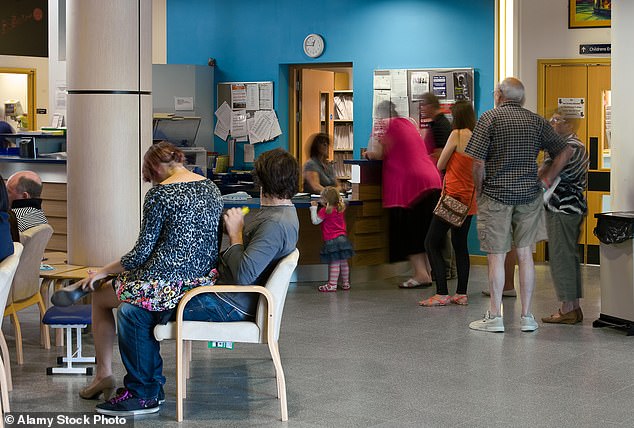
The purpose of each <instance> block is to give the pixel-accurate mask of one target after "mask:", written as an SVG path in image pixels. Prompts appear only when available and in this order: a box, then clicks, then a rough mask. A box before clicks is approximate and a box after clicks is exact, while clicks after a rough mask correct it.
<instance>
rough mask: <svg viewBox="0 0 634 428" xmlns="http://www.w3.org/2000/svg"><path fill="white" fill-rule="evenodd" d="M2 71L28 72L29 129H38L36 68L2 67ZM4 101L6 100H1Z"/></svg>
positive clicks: (27, 103) (0, 70)
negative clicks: (36, 120)
mask: <svg viewBox="0 0 634 428" xmlns="http://www.w3.org/2000/svg"><path fill="white" fill-rule="evenodd" d="M0 73H12V74H26V75H27V79H26V90H27V100H26V105H27V107H26V108H27V113H26V117H27V120H28V122H29V129H30V130H35V129H37V126H36V123H35V119H36V117H37V115H36V114H35V94H36V92H35V89H36V88H35V82H36V79H35V77H36V71H35V69H34V68H8V67H0ZM0 101H2V102H4V100H0Z"/></svg>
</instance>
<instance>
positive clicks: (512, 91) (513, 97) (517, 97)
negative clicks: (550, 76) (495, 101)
mask: <svg viewBox="0 0 634 428" xmlns="http://www.w3.org/2000/svg"><path fill="white" fill-rule="evenodd" d="M495 89H496V90H497V91H499V93H500V95H501V96H502V98H503V99H504V100H505V101H515V102H517V103H520V104H521V105H523V104H524V101H525V97H524V84H522V82H521V81H520V80H519V79H516V78H515V77H507V78H506V79H504V80H502V81H501V82H500V83H498V85H497V87H496V88H495Z"/></svg>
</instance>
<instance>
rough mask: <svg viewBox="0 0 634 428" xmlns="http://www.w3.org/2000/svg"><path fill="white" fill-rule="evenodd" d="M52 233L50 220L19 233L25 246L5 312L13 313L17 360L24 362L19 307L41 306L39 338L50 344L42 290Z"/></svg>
mask: <svg viewBox="0 0 634 428" xmlns="http://www.w3.org/2000/svg"><path fill="white" fill-rule="evenodd" d="M52 234H53V228H52V227H51V226H49V225H48V224H40V225H38V226H34V227H31V228H29V229H27V230H25V231H24V232H22V233H20V241H21V242H22V245H24V250H23V251H22V256H21V258H20V263H19V264H18V270H17V271H16V273H15V277H14V278H13V285H12V286H11V292H10V293H9V298H8V300H7V307H6V308H5V310H4V316H5V317H6V316H7V315H11V321H13V329H14V331H15V347H16V350H17V362H18V364H24V354H23V353H22V329H21V328H20V320H19V319H18V311H21V310H22V309H25V308H28V307H29V306H32V305H38V307H39V309H40V340H41V342H42V344H43V345H44V348H45V349H50V347H51V342H50V338H49V334H48V326H46V325H44V324H42V322H41V321H42V317H43V316H44V313H45V312H46V307H45V306H44V299H43V298H42V295H41V294H40V264H41V263H42V257H43V256H44V249H45V248H46V244H48V240H49V239H50V238H51V235H52Z"/></svg>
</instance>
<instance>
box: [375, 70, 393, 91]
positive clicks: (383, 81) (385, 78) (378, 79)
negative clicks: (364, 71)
mask: <svg viewBox="0 0 634 428" xmlns="http://www.w3.org/2000/svg"><path fill="white" fill-rule="evenodd" d="M390 83H391V78H390V72H389V71H375V72H374V89H390Z"/></svg>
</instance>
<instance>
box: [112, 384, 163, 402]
mask: <svg viewBox="0 0 634 428" xmlns="http://www.w3.org/2000/svg"><path fill="white" fill-rule="evenodd" d="M124 391H125V388H117V390H116V391H115V395H120V394H123V392H124ZM158 403H159V404H163V403H165V390H164V389H163V385H161V388H160V389H159V393H158Z"/></svg>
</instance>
